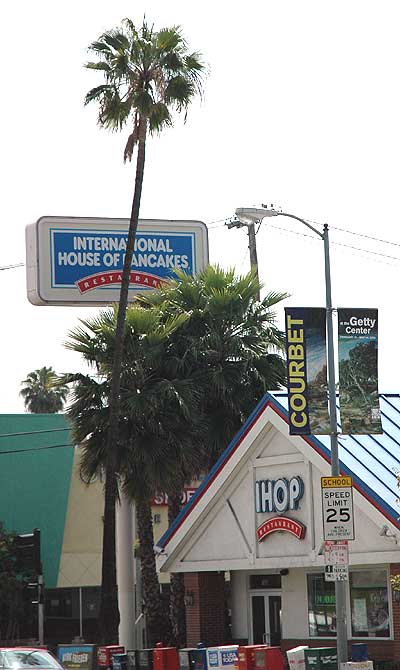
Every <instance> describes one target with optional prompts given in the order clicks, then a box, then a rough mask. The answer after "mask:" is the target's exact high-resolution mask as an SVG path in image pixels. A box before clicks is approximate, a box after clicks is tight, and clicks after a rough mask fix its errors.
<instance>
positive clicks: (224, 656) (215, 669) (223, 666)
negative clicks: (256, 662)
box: [207, 644, 238, 670]
mask: <svg viewBox="0 0 400 670" xmlns="http://www.w3.org/2000/svg"><path fill="white" fill-rule="evenodd" d="M237 664H238V645H237V644H230V645H226V646H224V647H208V649H207V666H208V668H209V670H237Z"/></svg>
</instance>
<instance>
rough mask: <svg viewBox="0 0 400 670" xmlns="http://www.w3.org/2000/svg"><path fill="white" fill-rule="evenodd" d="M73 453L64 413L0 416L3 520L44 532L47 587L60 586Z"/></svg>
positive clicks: (19, 527) (0, 511) (12, 528)
mask: <svg viewBox="0 0 400 670" xmlns="http://www.w3.org/2000/svg"><path fill="white" fill-rule="evenodd" d="M73 457H74V449H73V446H72V440H71V433H70V430H69V426H68V423H67V420H66V418H65V417H64V416H63V415H62V414H3V415H0V521H2V522H3V524H4V525H5V527H6V529H7V530H9V531H15V532H17V533H30V532H32V530H33V529H34V528H39V529H40V531H41V551H42V562H43V569H44V577H45V584H46V586H47V587H48V588H53V587H55V586H57V576H58V570H59V564H60V558H61V551H62V543H63V535H64V524H65V517H66V512H67V505H68V495H69V489H70V482H71V475H72V465H73Z"/></svg>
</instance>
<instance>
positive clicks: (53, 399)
mask: <svg viewBox="0 0 400 670" xmlns="http://www.w3.org/2000/svg"><path fill="white" fill-rule="evenodd" d="M21 385H22V390H21V391H20V395H21V396H22V397H23V399H24V404H25V407H26V409H27V410H28V411H29V412H32V413H33V414H55V413H57V412H61V410H62V409H63V407H64V403H65V401H66V399H67V395H68V388H67V387H66V386H63V385H60V384H59V382H58V377H57V374H56V372H55V371H54V370H53V368H52V367H49V368H46V367H43V368H40V369H38V370H33V372H30V373H29V374H28V376H27V377H26V379H24V380H23V381H22V382H21Z"/></svg>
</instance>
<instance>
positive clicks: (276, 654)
mask: <svg viewBox="0 0 400 670" xmlns="http://www.w3.org/2000/svg"><path fill="white" fill-rule="evenodd" d="M254 653H255V657H256V664H255V670H285V657H284V655H283V654H282V652H281V648H280V647H264V648H263V649H260V648H258V649H256V650H255V652H254Z"/></svg>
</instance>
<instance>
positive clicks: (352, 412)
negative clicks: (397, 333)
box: [338, 308, 382, 435]
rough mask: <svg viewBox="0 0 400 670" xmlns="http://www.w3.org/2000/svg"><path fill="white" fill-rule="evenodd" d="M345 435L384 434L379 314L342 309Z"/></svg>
mask: <svg viewBox="0 0 400 670" xmlns="http://www.w3.org/2000/svg"><path fill="white" fill-rule="evenodd" d="M338 329H339V333H338V334H339V399H340V419H341V424H342V426H341V432H342V433H344V434H353V435H357V434H358V435H365V434H370V433H382V424H381V413H380V409H379V396H378V310H377V309H360V308H355V309H338Z"/></svg>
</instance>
